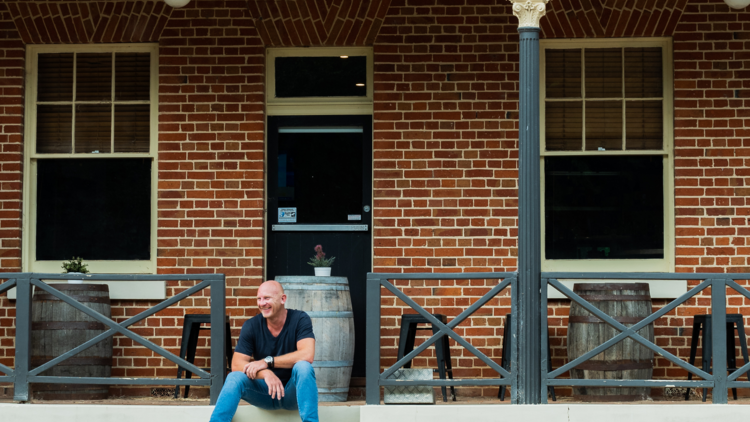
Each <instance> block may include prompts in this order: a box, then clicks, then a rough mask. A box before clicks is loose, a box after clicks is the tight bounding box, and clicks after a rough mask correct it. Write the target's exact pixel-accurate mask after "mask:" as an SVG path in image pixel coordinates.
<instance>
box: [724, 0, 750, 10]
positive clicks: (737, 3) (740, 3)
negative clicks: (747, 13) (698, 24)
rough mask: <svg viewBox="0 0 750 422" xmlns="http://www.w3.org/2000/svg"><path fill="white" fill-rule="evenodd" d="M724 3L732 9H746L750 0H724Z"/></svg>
mask: <svg viewBox="0 0 750 422" xmlns="http://www.w3.org/2000/svg"><path fill="white" fill-rule="evenodd" d="M724 3H726V4H727V5H728V6H729V7H731V8H732V9H744V8H746V7H747V6H750V0H724Z"/></svg>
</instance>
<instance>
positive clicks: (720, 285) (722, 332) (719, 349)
mask: <svg viewBox="0 0 750 422" xmlns="http://www.w3.org/2000/svg"><path fill="white" fill-rule="evenodd" d="M711 315H712V318H711V320H712V321H711V324H712V326H711V328H712V330H711V331H713V333H712V334H713V339H712V340H713V345H712V346H713V347H712V349H713V353H712V355H713V356H712V357H713V362H711V364H713V372H712V375H713V377H714V388H713V389H712V390H711V395H712V402H713V403H714V404H727V402H728V400H729V397H728V393H727V284H726V279H722V278H716V279H713V280H711ZM706 329H707V328H704V330H706ZM704 332H705V331H704ZM732 352H734V351H732Z"/></svg>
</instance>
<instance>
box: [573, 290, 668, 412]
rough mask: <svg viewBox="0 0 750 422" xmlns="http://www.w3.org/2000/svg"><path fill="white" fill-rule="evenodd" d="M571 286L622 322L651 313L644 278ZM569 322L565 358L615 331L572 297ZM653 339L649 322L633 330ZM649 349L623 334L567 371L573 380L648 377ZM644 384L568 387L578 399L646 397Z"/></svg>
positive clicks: (650, 369)
mask: <svg viewBox="0 0 750 422" xmlns="http://www.w3.org/2000/svg"><path fill="white" fill-rule="evenodd" d="M573 291H574V292H575V293H576V294H578V295H579V296H581V297H582V298H583V299H585V300H586V301H588V302H589V303H591V304H592V305H594V306H595V307H596V308H598V309H599V310H601V311H602V312H604V313H605V314H607V315H609V316H612V317H614V319H615V320H616V321H618V322H620V323H622V324H623V325H625V326H627V327H631V326H633V325H635V324H636V323H638V322H640V321H641V320H642V319H644V318H646V317H647V316H649V315H651V294H650V293H649V287H648V284H647V283H579V284H575V285H574V286H573ZM568 321H569V324H568V359H569V360H571V361H572V360H573V359H576V358H578V357H579V356H581V355H583V354H585V353H586V352H588V351H590V350H593V349H594V348H595V347H597V346H599V345H600V344H602V343H604V342H606V341H607V340H609V339H611V338H612V337H614V336H615V335H617V334H619V333H620V331H618V330H616V329H614V328H612V327H611V326H610V325H609V324H606V323H604V322H603V321H602V320H600V319H599V318H597V317H595V316H594V315H592V314H591V313H590V312H588V311H587V310H585V309H583V308H582V307H581V306H580V305H578V304H577V303H575V302H572V303H571V305H570V317H569V320H568ZM638 334H640V335H641V336H643V337H644V338H646V339H648V340H650V341H654V325H653V324H649V325H648V326H646V327H644V328H642V329H641V330H639V331H638ZM653 369H654V352H653V351H651V350H650V349H648V348H646V347H644V346H643V345H641V344H640V343H637V342H635V341H634V340H632V339H630V338H627V339H625V340H622V341H620V342H619V343H616V344H615V345H614V346H612V347H610V348H609V349H607V350H605V351H604V352H602V353H599V354H598V355H596V356H594V357H593V358H591V359H590V360H588V361H586V362H584V363H582V364H580V365H578V366H577V367H575V368H574V369H571V370H570V377H571V378H574V379H613V380H630V379H638V380H644V379H646V380H647V379H651V377H652V374H653ZM649 393H650V388H649V387H637V388H636V387H629V388H624V387H621V388H611V387H606V388H603V387H573V397H574V398H576V399H579V400H582V401H588V402H601V401H636V400H647V399H648V397H649Z"/></svg>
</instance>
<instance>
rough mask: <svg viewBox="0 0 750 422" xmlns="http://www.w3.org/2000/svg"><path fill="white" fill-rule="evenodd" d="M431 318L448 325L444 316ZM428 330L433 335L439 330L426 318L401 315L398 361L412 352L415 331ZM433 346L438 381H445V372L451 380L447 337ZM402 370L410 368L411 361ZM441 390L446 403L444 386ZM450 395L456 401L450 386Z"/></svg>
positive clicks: (454, 392) (451, 370) (438, 315)
mask: <svg viewBox="0 0 750 422" xmlns="http://www.w3.org/2000/svg"><path fill="white" fill-rule="evenodd" d="M432 316H434V317H435V318H437V319H438V320H439V321H440V322H442V323H443V324H447V323H448V318H446V316H445V315H442V314H433V315H432ZM418 324H430V327H418ZM429 329H432V332H433V334H434V333H437V332H438V331H440V329H439V328H437V327H435V326H434V325H432V324H431V323H430V322H429V321H427V318H425V317H423V316H422V315H414V314H408V315H401V335H400V336H399V339H398V359H399V360H400V359H401V358H403V357H404V356H405V355H407V354H408V353H409V352H411V351H412V350H414V340H415V338H416V336H417V330H429ZM433 346H435V356H436V357H437V365H438V374H439V376H440V379H441V380H444V379H445V374H446V372H447V373H448V378H450V379H453V368H451V350H450V346H449V344H448V336H443V337H441V338H440V339H438V341H436V342H435V343H434V344H433ZM404 368H411V361H409V362H407V363H406V364H405V365H404ZM441 390H442V391H443V401H448V398H447V396H446V390H445V386H442V387H441ZM451 395H452V396H453V401H456V390H455V389H454V388H453V386H452V385H451Z"/></svg>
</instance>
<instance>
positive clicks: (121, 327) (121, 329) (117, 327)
mask: <svg viewBox="0 0 750 422" xmlns="http://www.w3.org/2000/svg"><path fill="white" fill-rule="evenodd" d="M31 284H32V285H34V286H36V287H37V288H39V289H42V290H44V291H46V292H48V293H50V294H52V295H53V296H55V297H57V298H58V299H60V300H62V301H63V302H65V303H67V304H68V305H70V306H72V307H74V308H76V309H78V310H79V311H81V312H83V313H84V314H86V315H88V316H90V317H92V318H94V319H96V320H97V321H99V322H101V323H102V324H104V325H106V326H108V327H109V330H107V331H105V332H103V333H101V334H99V335H97V336H96V337H94V338H92V339H91V340H89V341H87V342H85V343H83V344H81V345H80V346H77V347H76V348H74V349H72V350H70V351H68V352H66V353H63V354H62V355H60V356H58V357H56V358H54V359H52V360H50V361H49V362H47V363H45V364H44V365H42V366H40V367H38V368H35V369H33V370H31V371H29V376H36V375H38V374H40V373H42V372H44V371H46V370H47V369H49V368H51V367H53V366H55V365H57V364H58V363H60V362H63V361H65V360H66V359H68V358H70V357H73V356H75V355H76V354H78V353H80V352H82V351H84V350H86V349H88V348H90V347H92V346H94V345H95V344H97V343H99V342H100V341H102V340H104V339H106V338H107V337H110V336H113V335H114V334H115V333H120V334H122V335H124V336H126V337H128V338H130V339H131V340H133V341H135V342H137V343H140V344H142V345H143V346H145V347H147V348H148V349H150V350H151V351H153V352H155V353H157V354H159V355H160V356H162V357H164V358H166V359H169V360H170V361H172V362H174V363H175V364H177V365H179V366H182V367H183V368H186V369H187V370H188V371H190V372H193V373H194V374H196V375H198V376H199V377H200V378H203V379H207V378H210V377H211V374H209V373H208V372H206V371H204V370H203V369H201V368H198V367H197V366H195V365H193V364H191V363H190V362H188V361H186V360H184V359H182V358H180V357H178V356H176V355H174V354H173V353H169V352H167V351H166V350H164V349H162V348H161V347H159V346H157V345H156V344H154V343H152V342H150V341H148V340H146V339H145V338H143V337H141V336H139V335H138V334H136V333H134V332H132V331H130V330H128V329H127V327H129V326H131V325H133V324H135V323H137V322H139V321H141V320H143V319H145V318H147V317H149V316H151V315H153V314H155V313H157V312H159V311H161V310H162V309H165V308H166V307H168V306H170V305H173V304H175V303H177V302H179V301H181V300H182V299H185V298H186V297H188V296H190V295H192V294H193V293H196V292H198V291H200V290H202V289H204V288H206V287H209V286H210V284H211V282H210V281H203V282H201V283H199V284H197V285H195V286H193V287H191V288H189V289H187V290H185V291H184V292H182V293H180V294H177V295H175V296H173V297H171V298H169V299H167V300H165V301H163V302H161V303H160V304H158V305H156V306H154V307H153V308H151V309H148V310H147V311H144V312H141V313H140V314H138V315H136V316H134V317H132V318H130V319H128V320H126V321H123V322H122V323H120V324H118V323H116V322H114V321H113V320H111V319H109V318H107V317H105V316H104V315H102V314H100V313H99V312H97V311H95V310H93V309H91V308H89V307H87V306H85V305H83V304H81V303H79V302H77V301H75V300H74V299H73V298H71V297H70V296H68V295H66V294H64V293H62V292H60V291H59V290H57V289H55V288H54V287H52V286H50V285H48V284H45V283H43V282H42V281H41V280H39V279H31ZM3 287H4V288H5V285H4V286H3ZM10 287H12V286H10ZM10 287H8V288H10ZM3 290H5V289H3ZM0 369H3V367H0ZM57 378H60V377H37V380H39V381H45V382H54V380H55V379H57ZM113 380H114V378H113V379H112V381H113ZM170 383H172V384H174V383H175V382H173V381H170Z"/></svg>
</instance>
